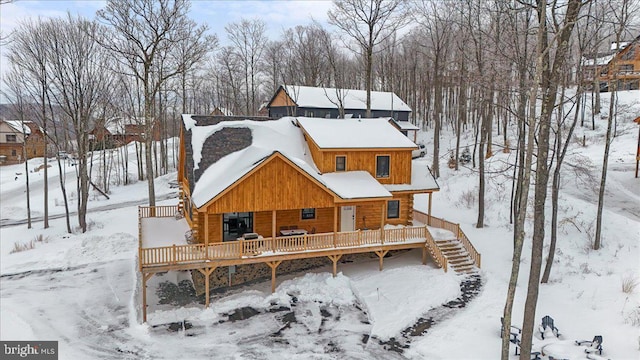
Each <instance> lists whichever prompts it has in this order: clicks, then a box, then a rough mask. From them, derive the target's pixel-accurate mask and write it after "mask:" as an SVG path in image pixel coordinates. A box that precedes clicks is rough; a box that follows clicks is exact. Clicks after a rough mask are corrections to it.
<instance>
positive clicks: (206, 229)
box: [202, 212, 209, 253]
mask: <svg viewBox="0 0 640 360" xmlns="http://www.w3.org/2000/svg"><path fill="white" fill-rule="evenodd" d="M202 230H203V231H204V248H205V249H207V253H208V252H209V251H208V249H209V213H207V212H205V213H204V229H202Z"/></svg>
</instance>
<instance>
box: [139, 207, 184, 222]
mask: <svg viewBox="0 0 640 360" xmlns="http://www.w3.org/2000/svg"><path fill="white" fill-rule="evenodd" d="M179 211H180V209H179V208H178V205H166V206H138V219H142V218H149V217H174V216H176V213H178V212H179Z"/></svg>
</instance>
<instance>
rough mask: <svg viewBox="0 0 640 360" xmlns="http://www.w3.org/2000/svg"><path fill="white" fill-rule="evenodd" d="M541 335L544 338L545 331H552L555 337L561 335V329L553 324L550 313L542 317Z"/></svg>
mask: <svg viewBox="0 0 640 360" xmlns="http://www.w3.org/2000/svg"><path fill="white" fill-rule="evenodd" d="M539 330H540V336H541V337H542V340H544V336H545V333H546V332H547V331H550V332H551V333H552V334H553V335H554V336H555V337H558V336H560V330H558V328H557V327H555V325H554V324H553V318H552V317H551V316H549V315H546V316H545V317H543V318H542V325H540V328H539Z"/></svg>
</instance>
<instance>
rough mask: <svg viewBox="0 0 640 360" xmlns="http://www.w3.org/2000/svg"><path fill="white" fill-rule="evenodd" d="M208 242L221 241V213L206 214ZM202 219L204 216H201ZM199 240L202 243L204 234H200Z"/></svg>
mask: <svg viewBox="0 0 640 360" xmlns="http://www.w3.org/2000/svg"><path fill="white" fill-rule="evenodd" d="M206 216H207V217H208V219H207V220H208V221H207V222H208V224H207V225H208V226H209V228H208V229H207V231H208V233H209V243H214V242H221V241H222V214H207V215H206ZM203 220H204V217H203ZM199 240H200V242H202V243H204V236H200V239H199Z"/></svg>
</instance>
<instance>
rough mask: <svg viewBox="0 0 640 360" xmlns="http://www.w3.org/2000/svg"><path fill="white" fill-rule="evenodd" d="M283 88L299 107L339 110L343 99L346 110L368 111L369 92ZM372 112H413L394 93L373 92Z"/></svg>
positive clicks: (288, 86) (317, 88) (300, 87)
mask: <svg viewBox="0 0 640 360" xmlns="http://www.w3.org/2000/svg"><path fill="white" fill-rule="evenodd" d="M282 87H283V88H284V90H285V91H286V92H287V94H288V95H289V97H290V98H291V100H293V101H294V102H295V103H296V104H297V105H298V107H309V108H320V109H337V108H338V105H337V104H338V99H339V98H343V101H342V103H343V105H344V108H345V109H346V110H356V109H357V110H366V108H367V92H366V91H365V90H350V89H335V88H321V87H310V86H297V85H283V86H282ZM371 110H387V111H391V110H393V111H411V108H410V107H409V105H407V104H406V103H405V102H404V101H402V99H400V98H399V97H398V95H396V94H394V93H392V92H382V91H372V92H371Z"/></svg>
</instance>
